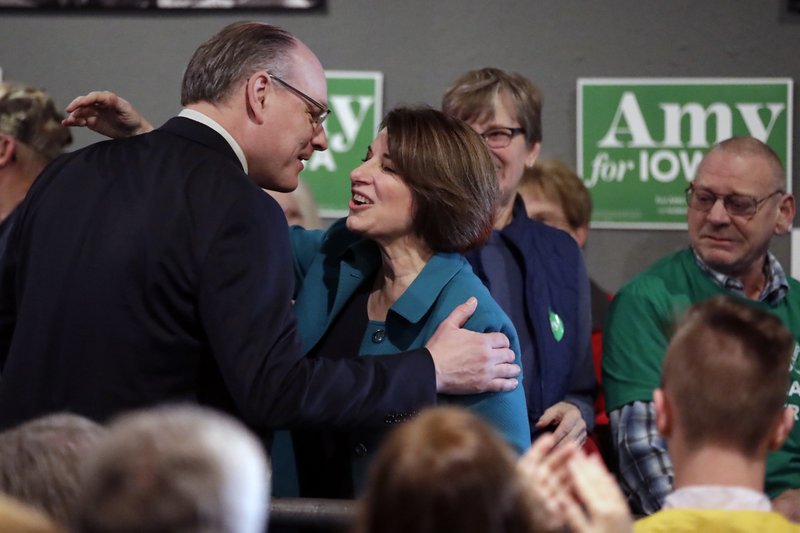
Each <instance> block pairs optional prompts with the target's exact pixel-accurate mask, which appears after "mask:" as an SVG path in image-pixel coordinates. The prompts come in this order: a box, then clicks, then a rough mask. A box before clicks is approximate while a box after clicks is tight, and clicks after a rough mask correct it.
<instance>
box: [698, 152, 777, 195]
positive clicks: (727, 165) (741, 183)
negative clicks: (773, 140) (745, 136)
mask: <svg viewBox="0 0 800 533" xmlns="http://www.w3.org/2000/svg"><path fill="white" fill-rule="evenodd" d="M775 181H776V179H775V176H774V174H773V172H772V169H771V168H770V166H769V164H768V163H767V162H766V161H765V160H764V158H763V157H759V156H757V155H755V154H746V153H745V154H740V153H735V152H728V151H725V150H715V151H712V152H709V153H708V154H707V155H706V157H705V159H704V160H703V162H702V163H701V164H700V167H699V168H698V169H697V176H696V177H695V179H694V183H695V185H696V186H701V187H709V188H715V187H724V188H726V189H732V191H729V192H742V193H750V192H752V191H758V190H761V189H772V188H774V186H775Z"/></svg>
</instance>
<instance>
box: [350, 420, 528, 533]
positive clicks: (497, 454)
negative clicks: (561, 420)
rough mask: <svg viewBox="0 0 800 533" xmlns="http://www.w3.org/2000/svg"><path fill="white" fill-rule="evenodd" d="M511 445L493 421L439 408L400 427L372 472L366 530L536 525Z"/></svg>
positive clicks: (427, 532)
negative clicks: (498, 433)
mask: <svg viewBox="0 0 800 533" xmlns="http://www.w3.org/2000/svg"><path fill="white" fill-rule="evenodd" d="M515 462H516V457H515V455H514V453H513V452H512V451H511V449H510V448H509V447H508V446H507V445H506V444H505V442H503V440H502V439H501V438H500V437H499V436H498V435H497V434H496V433H495V432H494V430H493V429H492V428H491V427H490V426H489V425H488V424H486V423H485V422H483V421H482V420H480V419H478V418H477V417H476V416H475V415H474V414H472V413H470V412H468V411H466V410H464V409H460V408H456V407H436V408H432V409H429V410H427V411H424V412H422V413H421V414H420V415H419V416H417V417H416V418H415V419H413V420H412V421H410V422H408V423H406V424H404V425H403V426H400V427H398V428H397V429H396V430H394V432H393V433H391V435H390V436H389V438H388V439H387V441H386V443H385V444H384V445H383V447H382V449H381V450H380V452H379V453H378V456H377V458H376V460H375V462H374V463H373V465H372V470H371V472H370V477H369V483H368V486H367V489H366V494H365V499H364V502H363V507H362V509H361V515H360V520H359V524H358V528H357V531H358V532H359V533H407V532H409V531H413V532H415V533H444V532H458V533H487V532H492V533H501V532H519V533H531V532H532V531H534V528H533V525H532V517H531V513H530V510H529V509H528V503H527V501H526V498H525V495H524V492H523V491H522V488H521V486H520V483H519V480H518V477H517V474H516V470H515Z"/></svg>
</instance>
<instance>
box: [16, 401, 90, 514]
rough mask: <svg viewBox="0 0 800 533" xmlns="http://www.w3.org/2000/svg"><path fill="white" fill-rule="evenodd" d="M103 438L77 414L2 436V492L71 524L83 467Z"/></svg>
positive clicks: (58, 416) (31, 424)
mask: <svg viewBox="0 0 800 533" xmlns="http://www.w3.org/2000/svg"><path fill="white" fill-rule="evenodd" d="M104 432H105V430H104V429H103V427H102V426H100V425H98V424H96V423H94V422H92V421H91V420H88V419H86V418H83V417H81V416H78V415H73V414H54V415H48V416H45V417H42V418H38V419H35V420H32V421H30V422H26V423H24V424H22V425H20V426H17V427H15V428H12V429H8V430H6V431H3V432H2V433H0V491H2V492H4V493H6V494H8V495H10V496H13V497H14V498H16V499H18V500H20V501H22V502H24V503H26V504H28V505H30V506H31V507H35V508H36V509H39V510H40V511H42V512H44V513H45V514H47V515H48V516H50V517H51V518H53V520H55V521H56V522H58V523H60V524H63V525H68V524H70V523H71V521H72V520H73V519H74V517H75V512H76V507H77V502H78V498H79V496H80V492H81V484H82V479H81V474H82V469H81V467H82V464H83V462H84V461H85V460H86V459H87V458H88V457H90V456H91V454H92V453H93V449H94V446H95V445H96V444H97V442H98V440H99V439H100V438H101V437H102V436H103V434H104Z"/></svg>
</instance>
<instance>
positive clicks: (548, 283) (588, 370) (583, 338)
mask: <svg viewBox="0 0 800 533" xmlns="http://www.w3.org/2000/svg"><path fill="white" fill-rule="evenodd" d="M500 234H501V236H502V238H503V242H504V243H505V244H506V245H507V246H508V247H509V249H510V250H511V252H512V255H513V256H514V257H515V258H516V259H517V261H518V262H519V266H520V269H521V271H522V274H523V279H524V283H525V286H524V291H525V304H526V306H525V307H526V309H525V310H526V316H525V319H526V320H525V323H524V324H519V323H517V322H515V323H514V327H515V328H516V329H517V330H518V331H519V330H521V329H522V328H527V329H528V331H529V332H530V336H531V338H532V339H534V342H535V343H536V346H535V348H534V351H535V359H536V361H537V362H538V369H537V370H538V371H537V372H535V373H534V372H531V369H526V368H524V366H523V369H522V372H523V375H525V376H526V377H525V380H524V381H523V386H524V388H525V396H526V399H527V402H528V419H529V421H530V425H531V431H532V432H533V433H536V431H535V428H534V426H535V424H536V421H537V420H538V419H539V417H541V416H542V413H544V410H545V409H547V408H548V407H550V406H551V405H553V404H555V403H557V402H560V401H567V402H569V403H572V404H574V405H576V406H577V407H578V408H579V409H580V411H581V415H582V417H583V419H584V420H585V421H586V426H587V428H588V430H589V431H590V430H591V429H592V428H593V426H594V405H593V403H594V394H595V388H596V381H595V378H594V369H593V363H592V346H591V329H592V319H591V302H590V296H589V295H590V292H589V278H588V276H587V274H586V266H585V264H584V261H583V253H582V252H581V249H580V247H578V244H577V243H576V242H575V239H573V238H572V237H571V236H570V235H569V234H567V233H566V232H564V231H561V230H559V229H555V228H551V227H549V226H547V225H545V224H542V223H540V222H537V221H535V220H531V219H530V218H528V215H527V213H526V211H525V204H524V203H523V201H522V198H521V197H520V196H517V198H516V200H515V202H514V211H513V219H512V222H511V224H509V225H508V226H506V227H505V228H503V229H502V230H501V232H500ZM467 259H468V260H469V262H470V263H471V264H472V268H473V270H474V271H475V273H476V274H477V275H478V277H480V278H481V280H482V281H483V282H484V283H485V284H486V286H487V287H489V292H492V286H491V283H490V282H489V280H488V278H487V276H486V269H485V268H484V265H483V264H482V261H481V255H480V250H473V251H472V252H470V253H468V254H467ZM553 315H557V316H558V317H560V319H561V321H562V322H563V330H564V335H563V337H561V339H560V340H558V339H557V338H556V335H555V334H554V333H553V327H552V326H551V317H552V316H553ZM511 318H512V320H513V319H514V317H511ZM534 374H538V375H539V376H540V379H539V380H532V379H530V378H529V376H532V375H534ZM534 387H538V389H539V390H538V392H539V394H533V392H534V390H533V388H534ZM538 398H541V399H542V400H541V403H539V401H538ZM534 436H535V435H534Z"/></svg>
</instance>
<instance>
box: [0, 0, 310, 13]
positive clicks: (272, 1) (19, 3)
mask: <svg viewBox="0 0 800 533" xmlns="http://www.w3.org/2000/svg"><path fill="white" fill-rule="evenodd" d="M325 1H326V0H0V10H10V9H48V10H62V9H63V10H73V9H78V10H112V9H118V10H140V9H166V10H184V9H203V10H217V9H223V10H224V9H258V10H261V9H266V10H278V11H303V10H309V11H310V10H322V9H324V8H325Z"/></svg>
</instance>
